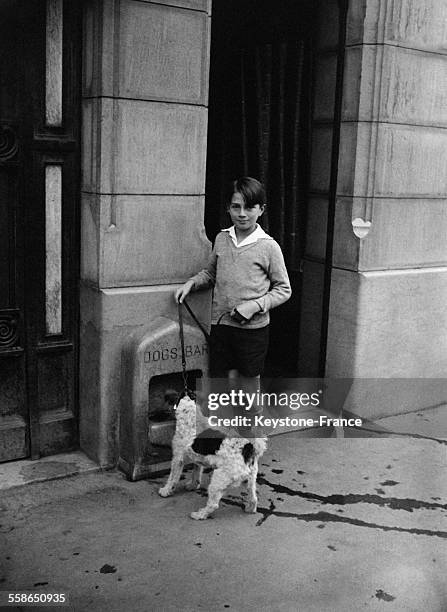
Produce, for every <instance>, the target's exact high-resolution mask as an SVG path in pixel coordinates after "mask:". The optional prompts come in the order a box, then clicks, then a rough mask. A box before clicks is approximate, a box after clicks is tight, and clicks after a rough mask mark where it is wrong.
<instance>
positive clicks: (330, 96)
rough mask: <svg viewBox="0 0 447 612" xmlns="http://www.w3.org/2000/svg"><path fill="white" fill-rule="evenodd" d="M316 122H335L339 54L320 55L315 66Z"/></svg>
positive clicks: (314, 114) (314, 116)
mask: <svg viewBox="0 0 447 612" xmlns="http://www.w3.org/2000/svg"><path fill="white" fill-rule="evenodd" d="M315 72H316V79H315V94H314V95H315V101H314V113H313V118H314V120H315V121H322V120H323V121H333V118H334V110H335V86H336V80H337V53H336V52H334V53H329V54H324V55H320V56H319V57H318V58H317V60H316V66H315Z"/></svg>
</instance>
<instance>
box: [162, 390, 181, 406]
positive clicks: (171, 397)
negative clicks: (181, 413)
mask: <svg viewBox="0 0 447 612" xmlns="http://www.w3.org/2000/svg"><path fill="white" fill-rule="evenodd" d="M179 399H180V397H179V394H178V393H177V391H175V389H166V391H165V402H166V404H168V405H169V406H175V405H176V404H177V403H178V401H179Z"/></svg>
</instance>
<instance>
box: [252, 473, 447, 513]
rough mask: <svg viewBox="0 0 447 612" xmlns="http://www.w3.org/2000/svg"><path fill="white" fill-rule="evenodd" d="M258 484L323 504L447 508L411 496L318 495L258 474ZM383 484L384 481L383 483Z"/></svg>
mask: <svg viewBox="0 0 447 612" xmlns="http://www.w3.org/2000/svg"><path fill="white" fill-rule="evenodd" d="M257 482H258V484H260V485H266V486H268V487H270V488H271V489H272V490H273V491H274V492H275V493H282V494H283V495H288V496H290V497H301V498H302V499H307V500H310V501H315V502H320V503H322V504H331V505H335V506H346V505H351V504H362V503H365V504H375V505H376V506H382V507H383V506H386V507H387V508H390V509H391V510H405V511H406V512H413V510H419V509H421V508H422V509H424V510H438V509H440V510H447V504H438V503H431V502H425V501H422V500H419V499H411V498H403V499H400V498H397V497H380V495H373V494H371V493H363V494H360V493H357V494H356V493H346V494H345V495H341V494H332V495H326V496H325V495H318V494H317V493H311V492H310V491H295V490H294V489H290V488H289V487H286V486H284V485H281V484H276V483H273V482H269V481H268V480H266V479H265V478H263V477H260V476H259V475H258V479H257ZM391 482H393V481H391ZM381 484H383V483H381Z"/></svg>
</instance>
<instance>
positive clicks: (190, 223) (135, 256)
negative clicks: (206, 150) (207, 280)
mask: <svg viewBox="0 0 447 612" xmlns="http://www.w3.org/2000/svg"><path fill="white" fill-rule="evenodd" d="M112 200H113V207H114V209H115V213H114V215H115V224H113V225H109V228H107V227H104V228H103V232H102V238H101V240H102V244H103V248H102V252H101V264H100V286H101V287H121V286H130V285H158V284H167V283H176V282H183V281H185V280H186V279H187V278H188V277H190V276H192V275H193V274H196V273H197V272H198V271H199V270H200V269H202V268H203V267H204V266H205V265H206V262H207V260H208V256H209V253H210V250H211V245H210V242H209V240H208V238H207V237H206V234H205V229H204V225H203V214H204V198H203V197H197V196H115V197H113V199H112ZM185 253H187V257H185V256H184V254H185Z"/></svg>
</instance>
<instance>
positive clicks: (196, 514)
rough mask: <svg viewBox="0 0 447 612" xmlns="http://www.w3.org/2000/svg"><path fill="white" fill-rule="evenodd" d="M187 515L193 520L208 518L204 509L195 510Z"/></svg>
mask: <svg viewBox="0 0 447 612" xmlns="http://www.w3.org/2000/svg"><path fill="white" fill-rule="evenodd" d="M189 516H190V517H191V518H192V519H194V520H195V521H204V520H205V519H207V518H208V514H207V513H206V512H205V511H204V510H197V512H191V514H190V515H189Z"/></svg>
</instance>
